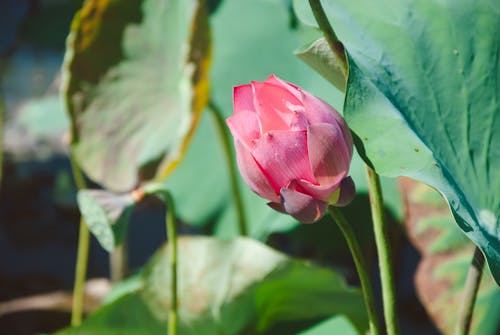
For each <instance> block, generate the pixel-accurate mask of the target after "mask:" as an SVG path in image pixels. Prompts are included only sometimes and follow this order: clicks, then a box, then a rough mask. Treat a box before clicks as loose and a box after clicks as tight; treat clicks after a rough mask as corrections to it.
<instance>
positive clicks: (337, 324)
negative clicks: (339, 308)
mask: <svg viewBox="0 0 500 335" xmlns="http://www.w3.org/2000/svg"><path fill="white" fill-rule="evenodd" d="M332 334H342V335H357V334H360V333H359V332H358V331H356V328H354V326H353V325H352V323H350V322H349V320H348V319H347V318H346V317H344V316H342V315H340V316H334V317H333V318H330V319H328V320H326V321H323V322H321V323H320V324H318V325H316V326H314V327H312V328H311V329H308V330H305V331H303V332H300V333H299V334H298V335H332Z"/></svg>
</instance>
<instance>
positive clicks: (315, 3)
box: [309, 0, 348, 78]
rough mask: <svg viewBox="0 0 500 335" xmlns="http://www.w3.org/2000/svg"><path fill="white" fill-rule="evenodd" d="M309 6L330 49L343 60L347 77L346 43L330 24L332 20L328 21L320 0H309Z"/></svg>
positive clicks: (343, 67) (344, 72)
mask: <svg viewBox="0 0 500 335" xmlns="http://www.w3.org/2000/svg"><path fill="white" fill-rule="evenodd" d="M309 6H310V7H311V9H312V12H313V14H314V18H315V19H316V22H318V26H319V29H321V31H322V32H323V35H324V36H325V39H326V41H327V43H328V45H329V46H330V49H332V52H333V53H335V54H336V55H337V58H338V59H339V60H340V61H341V62H342V69H343V74H344V77H345V78H347V70H348V67H347V60H346V55H345V50H344V45H343V44H342V42H340V41H339V39H338V37H337V35H336V34H335V31H334V30H333V28H332V26H331V25H330V22H328V18H327V17H326V14H325V11H324V10H323V6H321V2H320V0H309Z"/></svg>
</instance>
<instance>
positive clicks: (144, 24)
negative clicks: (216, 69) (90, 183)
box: [63, 0, 209, 191]
mask: <svg viewBox="0 0 500 335" xmlns="http://www.w3.org/2000/svg"><path fill="white" fill-rule="evenodd" d="M208 35H209V27H208V18H207V13H206V8H205V6H204V4H201V3H199V2H198V1H196V0H189V1H185V0H184V1H180V0H133V1H131V0H115V1H103V0H92V1H86V2H85V4H84V6H83V8H82V9H81V10H80V12H79V13H78V14H77V15H76V16H75V19H74V20H73V24H72V30H71V33H70V35H69V37H68V42H67V52H66V57H65V64H64V75H65V78H64V85H63V92H64V95H65V97H66V99H67V107H68V111H69V113H70V115H71V119H72V135H73V138H72V146H73V149H74V152H75V155H76V158H77V160H78V162H79V164H80V166H81V167H82V168H83V170H84V171H85V173H86V174H87V175H88V176H89V177H90V178H91V179H93V180H94V181H97V182H99V183H101V184H103V185H104V186H105V187H106V188H109V189H111V190H114V191H127V190H131V189H132V188H133V187H134V186H136V185H137V184H138V183H139V182H141V181H144V180H152V179H155V180H156V179H161V178H163V177H164V176H165V175H166V174H168V173H169V172H170V170H171V169H172V168H173V167H174V165H175V162H176V161H177V160H178V159H180V157H181V155H182V153H183V152H184V150H185V148H186V146H187V143H188V141H189V139H190V137H191V135H192V134H193V132H194V129H195V126H196V124H197V122H198V119H199V115H200V112H201V110H202V109H203V107H204V106H205V104H206V102H207V95H208V83H207V81H208V77H207V75H208V73H207V72H208V63H209V61H208V53H209V36H208Z"/></svg>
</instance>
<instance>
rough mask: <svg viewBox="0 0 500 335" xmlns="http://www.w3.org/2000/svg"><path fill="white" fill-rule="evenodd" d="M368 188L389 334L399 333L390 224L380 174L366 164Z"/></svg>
mask: <svg viewBox="0 0 500 335" xmlns="http://www.w3.org/2000/svg"><path fill="white" fill-rule="evenodd" d="M366 175H367V178H368V189H369V193H370V208H371V213H372V221H373V230H374V232H375V243H376V246H377V254H378V259H379V261H378V262H379V268H380V278H381V283H382V299H383V302H384V319H385V326H386V328H387V334H389V335H395V334H399V326H398V320H397V316H396V297H395V293H394V292H395V290H394V286H395V285H394V276H393V267H392V253H391V242H390V238H389V236H390V233H389V226H388V225H387V224H386V222H385V220H384V200H383V198H382V188H381V187H380V178H379V176H378V174H377V173H376V172H375V171H373V170H372V169H371V168H370V167H368V166H366Z"/></svg>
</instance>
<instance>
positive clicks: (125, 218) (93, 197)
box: [77, 190, 135, 252]
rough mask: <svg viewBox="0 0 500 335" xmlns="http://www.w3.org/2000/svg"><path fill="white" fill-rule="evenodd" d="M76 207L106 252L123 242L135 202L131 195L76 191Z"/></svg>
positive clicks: (99, 191) (98, 191)
mask: <svg viewBox="0 0 500 335" xmlns="http://www.w3.org/2000/svg"><path fill="white" fill-rule="evenodd" d="M77 200H78V207H79V208H80V212H81V213H82V216H83V218H84V219H85V223H86V224H87V226H88V227H89V230H90V231H91V232H92V234H93V235H94V236H95V237H96V238H97V240H98V241H99V244H100V245H101V246H102V247H103V248H104V249H105V250H106V251H108V252H111V251H112V250H113V249H114V248H115V247H116V246H117V245H119V244H121V243H122V242H123V239H124V238H125V235H126V233H127V227H128V222H129V219H130V214H131V213H132V209H133V206H134V205H135V200H134V198H133V197H132V195H131V194H123V195H117V194H114V193H111V192H108V191H102V190H81V191H78V196H77Z"/></svg>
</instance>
